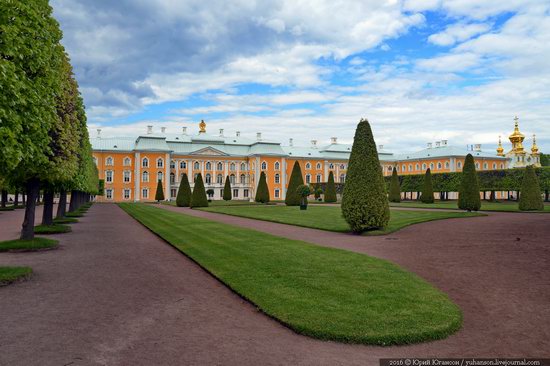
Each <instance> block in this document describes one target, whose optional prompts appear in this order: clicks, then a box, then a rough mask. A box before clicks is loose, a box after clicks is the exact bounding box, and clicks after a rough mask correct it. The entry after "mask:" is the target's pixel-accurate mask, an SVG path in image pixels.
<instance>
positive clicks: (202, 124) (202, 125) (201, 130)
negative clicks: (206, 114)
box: [199, 119, 206, 133]
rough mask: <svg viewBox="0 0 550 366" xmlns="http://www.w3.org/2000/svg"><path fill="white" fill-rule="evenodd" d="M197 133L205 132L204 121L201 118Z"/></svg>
mask: <svg viewBox="0 0 550 366" xmlns="http://www.w3.org/2000/svg"><path fill="white" fill-rule="evenodd" d="M199 133H206V123H205V122H204V120H203V119H201V123H199Z"/></svg>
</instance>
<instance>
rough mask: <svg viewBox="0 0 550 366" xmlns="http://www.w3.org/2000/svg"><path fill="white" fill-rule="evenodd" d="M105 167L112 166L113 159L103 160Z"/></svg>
mask: <svg viewBox="0 0 550 366" xmlns="http://www.w3.org/2000/svg"><path fill="white" fill-rule="evenodd" d="M105 165H113V158H112V157H110V156H109V157H107V159H105Z"/></svg>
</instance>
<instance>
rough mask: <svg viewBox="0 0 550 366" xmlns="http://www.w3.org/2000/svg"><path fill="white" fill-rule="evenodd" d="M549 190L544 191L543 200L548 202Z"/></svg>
mask: <svg viewBox="0 0 550 366" xmlns="http://www.w3.org/2000/svg"><path fill="white" fill-rule="evenodd" d="M549 196H550V191H549V190H548V189H547V190H545V191H544V200H545V201H546V202H548V199H549V198H550V197H549Z"/></svg>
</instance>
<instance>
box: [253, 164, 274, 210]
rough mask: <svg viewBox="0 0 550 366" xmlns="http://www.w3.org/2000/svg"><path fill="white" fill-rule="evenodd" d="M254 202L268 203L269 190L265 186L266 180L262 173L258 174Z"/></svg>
mask: <svg viewBox="0 0 550 366" xmlns="http://www.w3.org/2000/svg"><path fill="white" fill-rule="evenodd" d="M254 200H255V201H256V202H260V203H268V202H269V200H270V197H269V188H268V186H267V180H266V177H265V173H264V172H261V173H260V180H259V182H258V187H257V189H256V197H255V199H254Z"/></svg>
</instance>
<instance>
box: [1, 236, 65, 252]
mask: <svg viewBox="0 0 550 366" xmlns="http://www.w3.org/2000/svg"><path fill="white" fill-rule="evenodd" d="M58 244H59V242H58V241H57V240H53V239H46V238H34V239H29V240H21V239H17V240H7V241H0V252H9V251H32V250H43V249H50V248H55V247H57V245H58Z"/></svg>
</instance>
